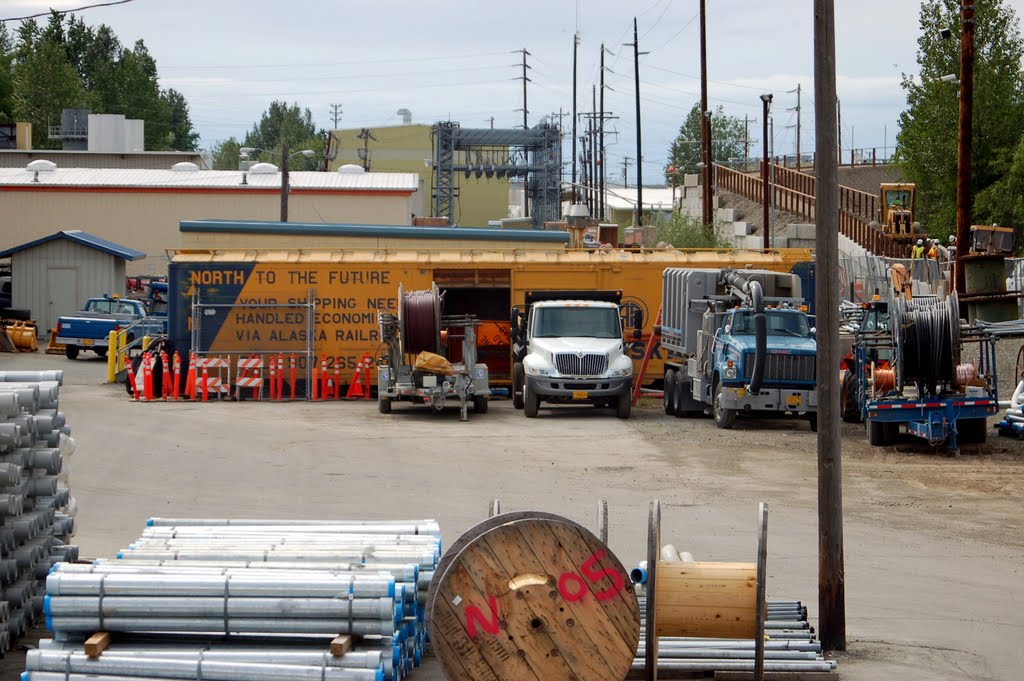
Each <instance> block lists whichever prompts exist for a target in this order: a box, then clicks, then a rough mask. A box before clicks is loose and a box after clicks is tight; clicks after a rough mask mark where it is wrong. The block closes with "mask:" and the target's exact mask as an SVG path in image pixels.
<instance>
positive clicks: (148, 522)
mask: <svg viewBox="0 0 1024 681" xmlns="http://www.w3.org/2000/svg"><path fill="white" fill-rule="evenodd" d="M146 527H153V519H152V518H147V519H146Z"/></svg>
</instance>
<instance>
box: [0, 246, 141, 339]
mask: <svg viewBox="0 0 1024 681" xmlns="http://www.w3.org/2000/svg"><path fill="white" fill-rule="evenodd" d="M50 270H64V274H65V275H66V279H62V278H61V277H58V276H56V275H57V274H60V273H55V274H50ZM71 273H73V276H72V275H71ZM124 273H125V266H124V260H121V259H120V258H115V257H114V256H112V255H107V254H106V253H103V252H101V251H97V250H95V249H92V248H88V247H86V246H82V245H81V244H77V243H75V242H73V241H68V240H67V239H58V240H55V241H50V242H48V243H45V244H42V245H41V246H37V247H35V248H30V249H28V250H26V251H22V252H20V253H15V254H14V255H13V256H12V257H11V285H12V298H13V303H14V307H17V308H27V309H29V310H31V311H32V317H33V319H35V320H36V323H37V324H38V325H39V334H40V336H43V335H45V333H46V331H47V330H48V329H50V328H52V327H53V326H54V325H55V324H56V323H57V317H59V316H60V315H62V314H68V313H70V312H74V311H75V310H77V309H79V308H80V307H81V305H82V302H83V301H84V300H85V299H86V298H88V297H90V296H100V295H103V294H104V293H111V294H114V293H117V294H118V295H124V293H125V289H124ZM62 281H63V282H66V283H64V284H62V285H61V290H59V291H52V290H50V289H51V285H57V284H58V283H59V282H62ZM70 282H74V289H75V290H74V291H70V290H67V288H69V286H68V284H69V283H70ZM51 301H52V303H53V304H51Z"/></svg>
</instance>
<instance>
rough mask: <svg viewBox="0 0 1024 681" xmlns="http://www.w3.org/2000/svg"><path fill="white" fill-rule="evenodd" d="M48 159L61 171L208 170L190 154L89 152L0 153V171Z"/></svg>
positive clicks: (203, 163)
mask: <svg viewBox="0 0 1024 681" xmlns="http://www.w3.org/2000/svg"><path fill="white" fill-rule="evenodd" d="M40 158H43V159H46V160H48V161H53V162H54V163H56V164H57V167H58V168H140V169H144V168H148V169H152V170H167V169H168V168H170V167H171V166H173V165H174V164H175V163H180V162H182V161H189V162H191V163H195V164H196V165H198V166H199V167H200V168H205V167H206V163H205V162H204V161H203V157H202V156H201V155H200V154H198V153H195V154H191V153H182V152H176V153H168V154H161V153H160V152H151V151H150V152H146V153H142V154H132V153H124V154H109V153H96V152H88V151H80V152H56V153H55V152H54V151H53V150H43V149H34V150H16V151H3V152H0V168H24V167H25V166H26V165H28V164H29V163H30V162H32V161H35V160H37V159H40Z"/></svg>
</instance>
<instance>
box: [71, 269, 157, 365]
mask: <svg viewBox="0 0 1024 681" xmlns="http://www.w3.org/2000/svg"><path fill="white" fill-rule="evenodd" d="M124 329H127V330H128V334H129V336H128V338H127V341H128V342H131V341H133V340H135V339H136V338H141V337H142V336H147V335H148V336H155V335H159V334H165V333H167V283H166V282H153V283H151V284H148V285H147V291H146V298H145V299H144V300H139V299H135V298H121V297H120V296H117V295H109V294H107V295H103V296H99V297H95V298H89V299H88V300H86V301H85V303H84V304H83V305H82V309H81V311H79V312H74V313H72V314H69V315H63V316H61V317H58V318H57V343H58V344H60V345H63V346H64V354H65V356H66V357H67V358H68V359H76V358H77V357H78V354H79V352H81V351H82V350H92V351H93V352H95V353H96V354H97V355H99V356H100V357H104V356H106V354H107V350H108V347H107V346H108V345H109V343H108V339H109V336H110V332H111V331H121V330H124Z"/></svg>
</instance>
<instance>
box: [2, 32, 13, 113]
mask: <svg viewBox="0 0 1024 681" xmlns="http://www.w3.org/2000/svg"><path fill="white" fill-rule="evenodd" d="M13 61H14V44H13V42H12V41H11V35H10V33H8V32H7V24H2V23H0V122H10V121H12V120H13V119H14V78H13V77H12V76H11V64H12V62H13Z"/></svg>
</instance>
